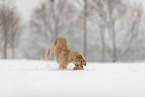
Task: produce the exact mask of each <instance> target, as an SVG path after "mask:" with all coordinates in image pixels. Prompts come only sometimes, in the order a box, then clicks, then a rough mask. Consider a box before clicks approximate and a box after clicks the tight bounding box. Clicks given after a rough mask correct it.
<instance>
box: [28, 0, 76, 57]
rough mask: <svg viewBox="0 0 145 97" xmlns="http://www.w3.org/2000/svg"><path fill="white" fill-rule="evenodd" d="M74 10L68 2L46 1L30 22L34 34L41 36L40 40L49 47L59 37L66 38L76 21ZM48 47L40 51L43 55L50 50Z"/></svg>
mask: <svg viewBox="0 0 145 97" xmlns="http://www.w3.org/2000/svg"><path fill="white" fill-rule="evenodd" d="M74 10H75V9H74V8H73V5H72V4H71V2H69V1H66V0H46V1H44V2H43V3H42V4H41V5H40V7H39V8H36V9H35V10H34V12H33V15H32V17H33V18H32V19H31V21H30V25H31V29H32V33H34V32H35V34H37V35H38V34H39V36H40V35H41V37H39V39H40V38H41V39H40V40H41V41H43V43H44V44H45V45H46V46H48V45H49V44H50V43H51V42H52V41H54V40H55V39H56V38H57V37H58V36H64V35H65V34H66V33H68V32H69V30H70V29H71V25H72V23H73V21H74V16H73V15H74ZM36 37H37V36H36ZM37 45H39V44H37ZM46 46H45V47H42V48H40V49H39V50H40V51H41V55H44V54H45V52H46V49H47V48H48V47H46ZM44 48H45V49H44ZM42 49H43V50H42ZM52 57H53V56H52ZM52 57H51V58H52Z"/></svg>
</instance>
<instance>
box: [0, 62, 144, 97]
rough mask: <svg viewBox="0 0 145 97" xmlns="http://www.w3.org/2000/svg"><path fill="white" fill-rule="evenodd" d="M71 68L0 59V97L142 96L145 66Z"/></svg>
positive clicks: (120, 65)
mask: <svg viewBox="0 0 145 97" xmlns="http://www.w3.org/2000/svg"><path fill="white" fill-rule="evenodd" d="M73 67H74V65H73V64H70V65H69V66H68V70H58V64H57V63H56V62H53V61H43V60H41V61H37V60H0V97H145V63H115V64H113V63H88V64H87V66H86V67H85V70H84V71H73V70H72V68H73Z"/></svg>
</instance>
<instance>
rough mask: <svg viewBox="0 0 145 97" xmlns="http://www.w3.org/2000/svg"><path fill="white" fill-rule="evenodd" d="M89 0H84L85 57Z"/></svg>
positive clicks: (85, 55)
mask: <svg viewBox="0 0 145 97" xmlns="http://www.w3.org/2000/svg"><path fill="white" fill-rule="evenodd" d="M87 14H88V13H87V0H84V57H85V58H86V59H87Z"/></svg>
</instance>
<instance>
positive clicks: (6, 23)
mask: <svg viewBox="0 0 145 97" xmlns="http://www.w3.org/2000/svg"><path fill="white" fill-rule="evenodd" d="M0 14H1V17H0V24H1V25H0V27H1V34H2V36H3V39H2V41H3V58H4V59H7V57H8V54H7V50H8V45H10V44H11V48H12V55H13V58H14V57H15V44H14V43H15V42H16V38H17V37H16V36H17V29H18V28H19V27H20V25H19V17H18V15H17V13H16V10H15V7H14V6H12V5H10V2H9V1H6V0H3V1H2V3H1V9H0Z"/></svg>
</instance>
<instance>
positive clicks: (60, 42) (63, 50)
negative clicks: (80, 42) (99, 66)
mask: <svg viewBox="0 0 145 97" xmlns="http://www.w3.org/2000/svg"><path fill="white" fill-rule="evenodd" d="M50 52H52V53H54V57H55V60H56V62H57V63H58V64H59V69H67V65H68V64H69V63H73V64H74V65H75V66H77V65H79V66H81V67H82V68H83V65H84V66H86V63H87V62H86V60H85V58H84V56H83V55H82V53H80V52H76V51H72V50H70V49H69V48H68V45H67V41H66V39H65V38H63V37H58V38H57V39H56V40H55V41H53V42H52V44H51V45H50V47H49V49H48V51H47V53H46V55H45V59H46V60H48V58H49V55H50Z"/></svg>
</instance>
